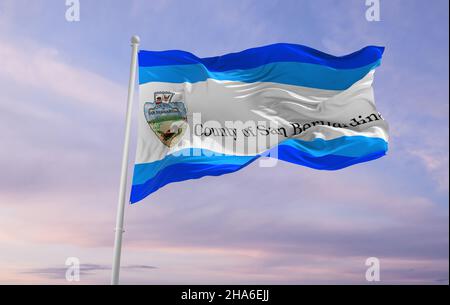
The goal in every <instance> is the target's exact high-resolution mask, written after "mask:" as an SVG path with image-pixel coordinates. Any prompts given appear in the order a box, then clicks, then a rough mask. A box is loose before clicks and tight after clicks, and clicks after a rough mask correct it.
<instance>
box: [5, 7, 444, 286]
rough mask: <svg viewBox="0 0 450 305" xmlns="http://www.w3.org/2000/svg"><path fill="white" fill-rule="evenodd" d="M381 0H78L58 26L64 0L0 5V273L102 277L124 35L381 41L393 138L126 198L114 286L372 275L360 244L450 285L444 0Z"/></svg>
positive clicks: (145, 43)
mask: <svg viewBox="0 0 450 305" xmlns="http://www.w3.org/2000/svg"><path fill="white" fill-rule="evenodd" d="M380 2H381V21H380V22H368V21H367V20H366V19H365V11H366V9H367V7H366V6H365V1H364V0H346V1H340V0H339V1H338V0H334V1H333V0H320V1H319V0H314V1H312V0H293V1H288V0H283V1H281V0H279V1H276V0H271V1H269V0H267V1H261V0H254V1H249V0H227V1H206V0H205V1H181V0H152V1H145V0H134V1H119V0H114V1H113V0H96V1H91V0H80V4H81V12H80V13H81V15H80V21H79V22H67V21H66V19H65V13H66V9H67V7H66V5H65V1H64V0H34V1H25V0H0V130H1V131H0V144H1V145H0V169H1V170H0V283H58V284H64V283H67V282H66V280H65V277H64V274H65V260H66V258H67V257H78V258H79V259H80V261H81V263H82V272H81V283H84V284H91V283H99V284H107V283H109V277H110V271H109V268H110V266H111V261H112V247H113V237H114V236H113V235H114V232H113V228H114V221H115V213H116V202H117V195H118V194H117V193H118V185H119V175H120V172H119V169H120V160H121V148H122V143H123V134H124V115H125V102H126V93H127V92H126V90H127V82H128V79H127V78H128V73H129V72H128V69H129V60H130V47H129V40H130V36H131V35H132V34H138V35H139V36H140V37H141V42H142V43H141V48H142V49H148V50H164V49H184V50H188V51H191V52H193V53H195V54H197V55H199V56H213V55H219V54H223V53H228V52H235V51H239V50H243V49H246V48H250V47H255V46H261V45H266V44H271V43H276V42H290V43H298V44H304V45H308V46H311V47H314V48H316V49H319V50H322V51H324V52H328V53H331V54H334V55H344V54H348V53H351V52H353V51H356V50H358V49H360V48H362V47H363V46H366V45H372V44H375V45H383V46H386V52H385V56H384V60H383V64H382V66H381V67H380V68H379V69H378V70H377V75H376V78H375V94H376V101H377V104H378V108H379V110H380V111H381V112H382V113H383V115H384V117H385V118H386V119H387V121H388V122H389V123H390V127H391V143H390V151H389V154H388V156H386V157H384V158H382V159H379V160H376V161H373V162H369V163H366V164H360V165H356V166H353V167H351V168H347V169H344V170H341V171H336V172H322V171H315V170H312V169H309V168H304V167H300V166H295V165H292V164H286V163H282V162H279V163H278V165H277V167H275V168H259V167H258V165H257V163H255V164H253V165H251V166H249V167H247V168H245V169H244V170H242V171H239V172H237V173H234V174H230V175H225V176H222V177H206V178H203V179H201V180H194V181H185V182H182V183H175V184H171V185H168V186H166V187H164V188H163V189H161V190H159V191H158V192H156V193H155V194H152V195H151V196H150V197H148V198H147V199H145V200H143V201H142V202H140V203H138V204H135V205H133V206H127V207H126V218H125V229H126V233H125V236H124V249H123V260H122V263H123V266H124V268H123V269H122V273H121V280H122V283H138V284H143V283H149V284H198V283H210V284H231V283H232V284H248V283H254V284H283V283H286V284H305V283H324V284H328V283H366V282H365V271H366V266H365V260H366V259H367V258H368V257H377V258H379V259H380V262H381V281H382V283H431V284H439V283H448V273H449V272H448V268H449V209H448V207H449V187H448V183H449V161H448V159H449V158H448V156H449V142H448V136H449V115H448V111H449V101H448V100H449V86H448V81H449V79H448V73H449V59H448V54H449V49H448V43H449V41H448V35H449V33H448V22H449V15H448V9H449V8H448V6H449V4H448V1H447V0H433V1H420V0H396V1H391V0H389V1H387V0H381V1H380ZM134 123H135V122H134ZM135 131H136V129H135V124H134V125H133V137H132V140H133V141H132V149H131V156H133V155H134V149H135V139H136V136H135ZM131 164H132V160H130V169H131V168H132V165H131Z"/></svg>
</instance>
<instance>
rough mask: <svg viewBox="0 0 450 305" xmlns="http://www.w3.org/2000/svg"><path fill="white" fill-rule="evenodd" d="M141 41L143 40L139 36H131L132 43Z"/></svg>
mask: <svg viewBox="0 0 450 305" xmlns="http://www.w3.org/2000/svg"><path fill="white" fill-rule="evenodd" d="M139 42H141V39H140V38H139V36H137V35H133V36H132V37H131V43H132V44H139Z"/></svg>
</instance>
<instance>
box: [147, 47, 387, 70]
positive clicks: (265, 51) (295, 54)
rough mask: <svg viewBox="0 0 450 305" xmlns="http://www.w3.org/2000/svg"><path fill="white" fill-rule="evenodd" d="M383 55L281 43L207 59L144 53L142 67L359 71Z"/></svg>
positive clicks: (183, 54) (367, 49)
mask: <svg viewBox="0 0 450 305" xmlns="http://www.w3.org/2000/svg"><path fill="white" fill-rule="evenodd" d="M383 52H384V47H377V46H368V47H365V48H363V49H361V50H359V51H357V52H354V53H352V54H349V55H346V56H340V57H338V56H333V55H330V54H327V53H323V52H320V51H318V50H315V49H313V48H310V47H306V46H302V45H296V44H288V43H277V44H272V45H268V46H264V47H258V48H252V49H248V50H245V51H241V52H238V53H230V54H226V55H222V56H216V57H207V58H199V57H197V56H195V55H194V54H192V53H189V52H186V51H179V50H170V51H140V52H139V66H140V67H153V66H168V65H191V64H202V65H204V66H205V67H206V68H207V69H208V70H209V71H213V72H223V71H228V70H240V69H244V70H245V69H252V68H256V67H259V66H262V65H265V64H268V63H275V62H299V63H309V64H316V65H321V66H327V67H330V68H334V69H355V68H360V67H363V66H367V65H370V64H372V63H374V62H376V61H379V60H380V59H381V57H382V55H383Z"/></svg>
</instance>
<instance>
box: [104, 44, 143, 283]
mask: <svg viewBox="0 0 450 305" xmlns="http://www.w3.org/2000/svg"><path fill="white" fill-rule="evenodd" d="M131 49H132V50H131V67H130V81H129V83H128V99H127V116H126V123H125V141H124V143H123V155H122V170H121V174H120V189H119V203H118V206H117V218H116V229H115V231H116V237H115V241H114V259H113V265H112V276H111V285H118V284H119V271H120V255H121V252H122V235H123V232H124V230H123V217H124V212H125V202H126V200H125V196H126V189H127V168H128V146H129V144H130V127H131V108H132V106H133V97H134V86H135V82H136V62H137V53H138V49H139V37H138V36H133V37H131Z"/></svg>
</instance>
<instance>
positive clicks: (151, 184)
mask: <svg viewBox="0 0 450 305" xmlns="http://www.w3.org/2000/svg"><path fill="white" fill-rule="evenodd" d="M385 154H386V151H385V150H382V151H376V152H373V153H370V154H367V155H364V156H360V157H346V156H338V155H327V156H323V157H317V156H312V155H310V154H308V153H306V152H302V151H299V150H298V149H295V148H294V147H292V146H289V145H280V146H279V150H278V159H280V160H283V161H286V162H290V163H295V164H298V165H303V166H307V167H311V168H315V169H320V170H337V169H341V168H344V167H348V166H350V165H354V164H357V163H361V162H366V161H370V160H374V159H377V158H380V157H382V156H384V155H385ZM258 158H259V156H255V157H254V158H253V159H251V160H250V161H248V162H247V163H245V164H237V165H236V164H199V163H178V164H173V165H169V166H167V167H165V168H163V169H161V170H160V171H159V172H158V174H156V175H155V176H154V177H153V178H152V179H150V180H148V181H147V182H145V183H143V184H138V185H133V186H132V188H131V198H130V202H131V203H135V202H138V201H140V200H142V199H144V198H145V197H147V196H148V195H150V194H151V193H153V192H155V191H156V190H158V189H159V188H161V187H163V186H165V185H166V184H169V183H172V182H178V181H183V180H189V179H198V178H201V177H204V176H220V175H223V174H228V173H232V172H235V171H238V170H240V169H241V168H243V167H245V166H247V165H248V164H250V163H252V162H253V161H255V160H256V159H258Z"/></svg>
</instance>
